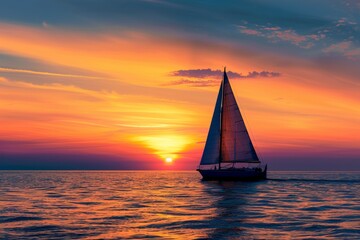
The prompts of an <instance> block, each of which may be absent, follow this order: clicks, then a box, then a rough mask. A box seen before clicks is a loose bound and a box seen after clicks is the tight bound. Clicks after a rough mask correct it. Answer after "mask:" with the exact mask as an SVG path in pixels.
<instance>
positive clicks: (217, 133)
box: [200, 71, 260, 165]
mask: <svg viewBox="0 0 360 240" xmlns="http://www.w3.org/2000/svg"><path fill="white" fill-rule="evenodd" d="M221 162H227V163H235V162H243V163H259V162H260V161H259V158H258V156H257V154H256V152H255V149H254V146H253V144H252V142H251V139H250V136H249V133H248V132H247V129H246V126H245V122H244V120H243V118H242V116H241V113H240V110H239V107H238V105H237V103H236V99H235V96H234V93H233V91H232V89H231V85H230V82H229V79H228V77H227V74H226V72H225V71H224V79H223V81H222V83H221V87H220V90H219V94H218V97H217V100H216V105H215V110H214V114H213V117H212V121H211V126H210V129H209V133H208V137H207V140H206V144H205V149H204V153H203V156H202V158H201V162H200V165H208V164H216V163H221Z"/></svg>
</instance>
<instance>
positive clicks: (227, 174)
mask: <svg viewBox="0 0 360 240" xmlns="http://www.w3.org/2000/svg"><path fill="white" fill-rule="evenodd" d="M197 171H199V172H200V174H201V176H202V177H203V180H231V181H234V180H235V181H257V180H264V179H266V173H267V168H265V169H264V170H261V169H250V168H243V169H220V170H209V169H208V170H202V169H197Z"/></svg>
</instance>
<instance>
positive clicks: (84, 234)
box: [0, 171, 360, 239]
mask: <svg viewBox="0 0 360 240" xmlns="http://www.w3.org/2000/svg"><path fill="white" fill-rule="evenodd" d="M268 178H269V180H265V181H259V182H219V181H202V180H201V177H200V175H199V174H198V173H197V172H196V171H173V172H167V171H0V238H1V239H149V238H150V239H360V172H271V171H270V172H269V174H268Z"/></svg>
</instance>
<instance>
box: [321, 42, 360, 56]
mask: <svg viewBox="0 0 360 240" xmlns="http://www.w3.org/2000/svg"><path fill="white" fill-rule="evenodd" d="M323 52H324V53H327V54H340V55H343V56H345V57H347V58H349V59H354V58H357V57H360V48H358V47H355V46H354V44H353V42H352V41H343V42H339V43H335V44H332V45H330V46H329V47H327V48H325V49H323Z"/></svg>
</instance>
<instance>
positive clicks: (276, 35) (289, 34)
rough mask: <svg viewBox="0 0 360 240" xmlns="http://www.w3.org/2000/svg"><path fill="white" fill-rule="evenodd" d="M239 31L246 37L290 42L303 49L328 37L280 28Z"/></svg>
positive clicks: (263, 27)
mask: <svg viewBox="0 0 360 240" xmlns="http://www.w3.org/2000/svg"><path fill="white" fill-rule="evenodd" d="M238 28H239V31H240V32H241V33H244V34H246V35H252V36H258V37H264V38H267V39H269V40H271V41H273V42H277V41H285V42H290V43H291V44H293V45H296V46H298V47H301V48H311V47H313V46H314V43H313V41H319V40H320V39H323V38H325V37H326V35H325V34H324V33H321V32H318V33H316V34H306V35H302V34H299V33H297V32H296V31H295V30H293V29H282V28H281V27H279V26H261V25H255V26H254V28H249V27H248V26H244V25H243V26H238Z"/></svg>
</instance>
